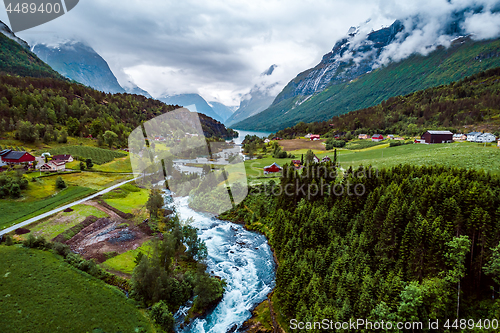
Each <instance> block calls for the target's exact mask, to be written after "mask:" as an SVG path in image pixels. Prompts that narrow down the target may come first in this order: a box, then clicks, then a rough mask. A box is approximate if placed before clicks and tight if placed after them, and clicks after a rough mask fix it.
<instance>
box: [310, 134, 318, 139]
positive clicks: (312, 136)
mask: <svg viewBox="0 0 500 333" xmlns="http://www.w3.org/2000/svg"><path fill="white" fill-rule="evenodd" d="M310 139H311V141H315V140H319V139H320V136H319V134H311V136H310Z"/></svg>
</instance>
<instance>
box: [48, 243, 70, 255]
mask: <svg viewBox="0 0 500 333" xmlns="http://www.w3.org/2000/svg"><path fill="white" fill-rule="evenodd" d="M52 251H54V253H55V254H59V255H61V256H63V257H64V258H66V257H67V256H68V254H70V253H71V249H70V248H69V246H68V245H66V244H63V243H59V242H57V243H54V244H53V245H52Z"/></svg>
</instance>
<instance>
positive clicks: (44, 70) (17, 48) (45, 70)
mask: <svg viewBox="0 0 500 333" xmlns="http://www.w3.org/2000/svg"><path fill="white" fill-rule="evenodd" d="M0 31H1V32H2V33H0V72H3V73H6V74H10V75H19V76H32V77H50V78H58V79H64V78H63V77H62V76H61V75H59V74H58V73H57V72H56V71H54V70H53V69H52V68H50V66H49V65H47V64H46V63H44V62H43V61H42V60H40V59H39V58H38V57H37V56H36V55H35V54H33V53H32V52H31V51H30V50H29V46H28V44H27V43H26V42H25V41H23V40H22V39H20V38H18V37H17V36H16V35H14V33H13V32H12V31H11V30H10V29H9V27H8V26H7V25H5V24H4V23H3V22H2V21H0Z"/></svg>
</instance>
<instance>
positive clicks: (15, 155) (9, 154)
mask: <svg viewBox="0 0 500 333" xmlns="http://www.w3.org/2000/svg"><path fill="white" fill-rule="evenodd" d="M0 159H1V160H2V162H4V163H13V164H20V163H28V162H33V161H34V160H35V156H33V155H31V154H30V153H28V152H25V151H15V150H11V149H5V150H2V151H1V152H0Z"/></svg>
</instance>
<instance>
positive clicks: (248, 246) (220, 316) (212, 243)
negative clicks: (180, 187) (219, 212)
mask: <svg viewBox="0 0 500 333" xmlns="http://www.w3.org/2000/svg"><path fill="white" fill-rule="evenodd" d="M187 200H188V198H187V197H180V198H175V199H174V204H175V207H176V209H177V213H178V214H179V215H180V218H181V219H182V220H186V219H187V218H189V217H192V218H193V220H194V222H193V223H192V224H191V225H192V226H194V227H196V228H197V229H198V236H199V237H200V238H201V239H202V240H203V241H204V242H205V244H206V245H207V250H208V258H207V266H208V268H207V270H208V272H211V273H212V274H214V275H216V276H219V277H221V278H223V279H224V280H225V281H226V283H227V286H226V288H225V292H224V296H223V297H222V300H221V301H220V303H219V304H218V305H217V307H216V308H215V309H214V310H213V311H211V312H210V313H208V314H207V316H206V317H205V318H203V319H195V320H194V321H193V322H192V323H191V324H190V325H188V326H187V327H185V328H184V329H179V328H177V332H182V333H188V332H190V333H196V332H199V333H203V332H206V333H208V332H210V333H225V332H227V331H228V330H230V329H234V328H235V327H236V328H239V327H240V326H241V324H242V323H243V322H244V321H245V320H247V319H249V318H250V317H251V312H250V311H251V310H252V309H253V308H254V307H255V306H256V305H258V304H259V303H261V302H262V301H264V300H265V299H266V297H267V294H268V293H269V292H271V291H272V289H273V288H274V285H275V272H276V265H275V263H274V259H273V254H272V251H271V249H270V247H269V245H268V244H267V239H266V237H265V236H264V235H261V234H258V233H255V232H251V231H247V230H245V228H243V226H241V225H239V224H234V223H231V222H228V221H222V220H219V219H217V218H214V217H210V216H208V215H206V214H202V213H198V212H196V211H194V210H192V209H191V208H189V206H188V204H187ZM188 307H189V305H187V306H185V307H183V308H181V309H180V310H179V312H178V313H177V314H176V316H180V315H181V314H182V312H186V311H187V309H188Z"/></svg>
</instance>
